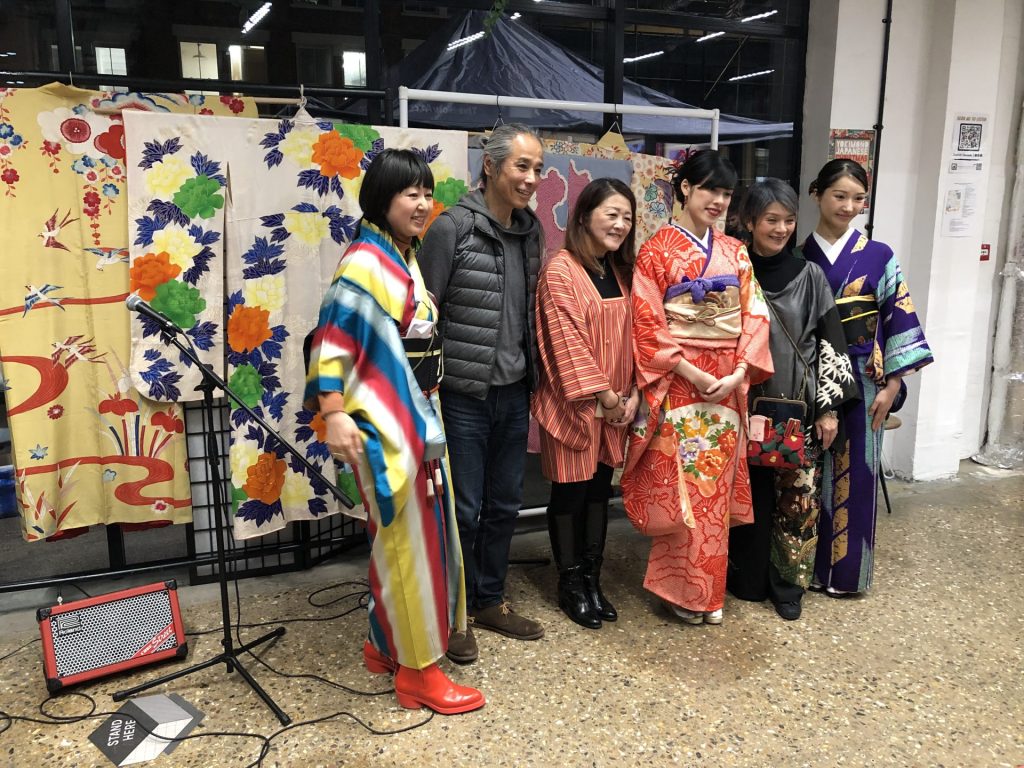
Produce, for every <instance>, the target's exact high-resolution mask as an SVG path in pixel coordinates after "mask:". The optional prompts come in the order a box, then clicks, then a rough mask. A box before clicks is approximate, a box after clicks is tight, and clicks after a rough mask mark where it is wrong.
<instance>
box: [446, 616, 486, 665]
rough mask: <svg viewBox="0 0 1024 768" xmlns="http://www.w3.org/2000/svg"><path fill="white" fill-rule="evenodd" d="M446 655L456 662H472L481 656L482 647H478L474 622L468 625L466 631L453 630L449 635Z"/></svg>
mask: <svg viewBox="0 0 1024 768" xmlns="http://www.w3.org/2000/svg"><path fill="white" fill-rule="evenodd" d="M469 621H470V622H472V621H473V620H472V619H470V620H469ZM445 655H446V656H447V657H448V658H449V659H451V660H452V661H454V662H455V663H456V664H472V663H473V662H474V661H476V660H477V659H478V658H479V657H480V649H479V648H478V647H477V644H476V638H475V637H473V624H472V623H470V624H468V625H467V626H466V631H465V632H452V633H451V634H450V635H449V636H448V650H447V651H446V652H445Z"/></svg>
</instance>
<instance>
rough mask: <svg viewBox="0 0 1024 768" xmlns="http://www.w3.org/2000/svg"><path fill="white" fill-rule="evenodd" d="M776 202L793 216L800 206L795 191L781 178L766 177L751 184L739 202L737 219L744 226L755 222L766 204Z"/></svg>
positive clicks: (765, 208) (761, 214)
mask: <svg viewBox="0 0 1024 768" xmlns="http://www.w3.org/2000/svg"><path fill="white" fill-rule="evenodd" d="M772 203H778V204H779V205H781V206H782V207H783V208H785V209H786V210H787V211H789V212H790V213H792V214H793V215H794V216H795V215H796V213H797V210H798V209H799V207H800V200H799V198H798V197H797V194H796V192H795V191H794V190H793V188H792V187H791V186H789V184H787V183H786V182H784V181H783V180H782V179H776V178H767V179H764V180H763V181H758V182H755V183H754V184H751V185H750V186H749V187H748V188H747V191H746V192H745V193H744V195H743V201H742V202H741V203H740V210H739V220H740V224H741V225H743V226H744V227H747V226H749V225H753V224H756V223H757V221H758V219H760V218H761V217H762V216H763V215H764V212H765V211H766V210H768V206H770V205H771V204H772Z"/></svg>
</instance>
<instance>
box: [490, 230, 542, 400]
mask: <svg viewBox="0 0 1024 768" xmlns="http://www.w3.org/2000/svg"><path fill="white" fill-rule="evenodd" d="M516 214H518V216H517V215H516ZM491 223H492V225H493V226H494V231H495V232H496V233H497V234H498V236H499V237H500V238H501V245H502V248H503V250H504V251H505V292H504V295H503V296H502V302H501V326H500V327H499V329H498V348H497V350H495V352H496V354H495V358H494V367H493V368H492V369H491V384H492V385H495V386H501V385H503V384H514V383H515V382H517V381H520V380H521V379H523V377H525V376H526V327H527V325H526V311H527V308H526V266H525V264H524V262H523V258H524V256H523V245H524V243H525V241H526V237H527V235H528V234H529V232H530V228H531V226H530V225H531V223H532V222H531V221H530V220H529V219H527V218H526V215H525V214H523V213H521V212H520V211H513V213H512V226H511V227H509V228H508V229H506V228H505V227H503V226H501V225H500V224H498V223H497V222H496V221H494V220H493V219H492V220H491Z"/></svg>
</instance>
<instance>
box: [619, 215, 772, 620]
mask: <svg viewBox="0 0 1024 768" xmlns="http://www.w3.org/2000/svg"><path fill="white" fill-rule="evenodd" d="M708 241H709V242H708V244H707V246H704V245H702V244H701V243H700V242H699V240H697V238H695V237H694V236H693V235H691V234H690V233H688V232H686V231H685V230H683V229H682V228H680V227H678V226H675V225H670V226H665V227H662V228H661V229H660V230H658V232H657V233H656V234H655V235H654V237H652V238H651V239H650V240H648V241H647V242H646V243H645V244H644V246H643V247H642V248H641V249H640V253H639V255H638V256H637V261H636V267H635V269H634V272H633V295H632V304H633V350H634V359H635V361H636V379H637V384H638V385H639V386H640V387H642V389H643V399H642V402H641V407H640V411H639V413H638V414H637V419H636V421H635V422H634V424H633V428H632V430H631V434H630V437H629V445H628V449H627V456H626V464H625V471H624V474H623V477H622V490H623V500H624V502H625V506H626V513H627V515H629V517H630V519H631V520H632V521H633V523H634V525H636V526H637V527H638V528H640V529H641V530H644V529H645V527H646V525H647V522H648V521H650V520H652V519H653V518H655V517H658V518H661V519H668V520H673V521H678V524H677V525H675V526H674V530H672V532H670V533H665V534H662V535H655V536H652V541H651V554H650V559H649V562H648V567H647V575H646V578H645V580H644V587H645V588H647V589H648V590H650V591H651V592H653V593H654V594H656V595H658V596H660V597H662V598H664V599H665V600H668V601H669V602H671V603H674V604H675V605H678V606H681V607H683V608H686V609H688V610H693V611H714V610H717V609H718V608H721V607H722V602H723V600H724V596H725V575H726V560H727V552H728V536H729V525H730V524H736V523H744V522H750V521H751V520H752V519H753V510H752V508H751V500H750V480H749V475H748V471H747V463H746V456H745V452H744V451H742V450H740V449H739V447H742V446H744V445H746V420H747V391H748V388H749V387H748V383H758V382H760V381H762V380H764V379H765V378H767V377H768V376H770V375H771V373H772V362H771V356H770V354H769V351H768V313H767V307H766V306H765V303H764V298H763V296H762V295H761V293H760V289H759V288H758V287H757V283H756V281H755V280H754V279H753V276H752V273H751V267H750V260H749V258H748V257H747V251H746V248H745V247H744V246H743V245H742V244H741V243H740V242H739V241H738V240H734V239H733V238H731V237H727V236H725V235H722V234H720V233H718V232H713V231H709V233H708ZM681 358H685V359H686V360H687V361H689V362H690V363H691V364H693V365H695V366H696V367H697V368H700V369H701V370H703V371H705V372H707V373H710V374H711V375H712V376H715V377H716V378H721V377H723V376H726V375H728V374H730V373H732V372H733V371H734V370H735V368H736V366H737V365H738V364H739V363H746V364H747V366H748V372H747V375H748V379H747V380H745V381H744V383H743V384H742V385H741V386H739V387H737V388H736V390H734V391H733V392H732V393H731V394H730V395H729V396H728V397H726V398H725V399H724V400H723V401H721V402H719V403H714V404H713V403H707V402H705V401H704V400H703V397H702V395H701V394H700V392H699V391H698V390H697V389H696V387H694V386H693V385H692V384H691V383H690V382H689V381H688V380H687V379H685V378H683V377H682V376H679V375H677V374H675V373H674V372H673V369H674V368H675V366H676V365H677V364H678V363H679V360H680V359H681Z"/></svg>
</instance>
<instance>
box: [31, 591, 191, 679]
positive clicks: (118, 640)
mask: <svg viewBox="0 0 1024 768" xmlns="http://www.w3.org/2000/svg"><path fill="white" fill-rule="evenodd" d="M36 618H38V619H39V632H40V633H41V634H42V636H43V672H44V674H45V676H46V687H47V688H49V689H50V692H51V693H53V692H55V691H59V690H60V689H61V688H63V687H65V686H68V685H75V684H77V683H83V682H85V681H87V680H94V679H96V678H98V677H103V676H105V675H112V674H115V673H117V672H124V671H125V670H128V669H133V668H135V667H140V666H144V665H146V664H154V663H156V662H158V661H164V660H165V659H181V658H184V657H185V655H186V654H187V653H188V643H187V642H186V640H185V631H184V629H183V628H182V625H181V612H180V611H179V610H178V585H177V583H176V582H175V581H174V580H173V579H171V580H169V581H163V582H160V583H157V584H149V585H147V586H145V587H136V588H135V589H125V590H122V591H120V592H111V593H110V594H108V595H99V596H98V597H90V598H89V599H87V600H76V601H75V602H73V603H64V604H63V605H57V606H54V607H52V608H40V609H39V610H38V611H36Z"/></svg>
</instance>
